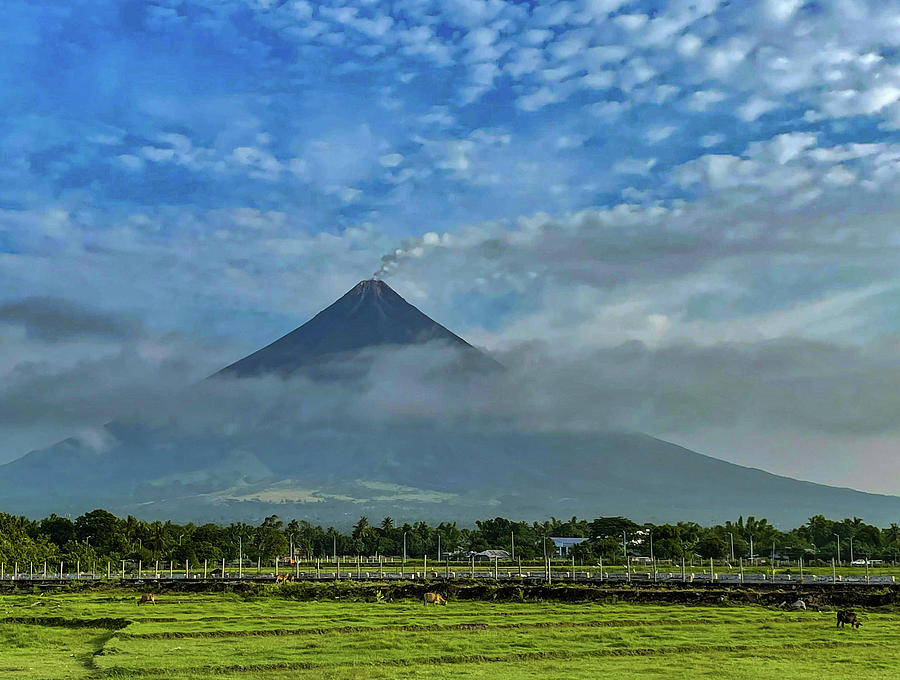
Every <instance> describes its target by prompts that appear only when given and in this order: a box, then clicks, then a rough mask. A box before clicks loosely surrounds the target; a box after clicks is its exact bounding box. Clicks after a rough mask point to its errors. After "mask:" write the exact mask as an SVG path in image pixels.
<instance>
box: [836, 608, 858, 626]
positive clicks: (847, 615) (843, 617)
mask: <svg viewBox="0 0 900 680" xmlns="http://www.w3.org/2000/svg"><path fill="white" fill-rule="evenodd" d="M845 623H849V624H850V627H851V628H859V627H860V626H861V625H862V623H860V621H859V619H858V618H857V617H856V612H851V611H850V610H848V609H839V610H838V613H837V625H838V627H839V628H843V627H844V624H845Z"/></svg>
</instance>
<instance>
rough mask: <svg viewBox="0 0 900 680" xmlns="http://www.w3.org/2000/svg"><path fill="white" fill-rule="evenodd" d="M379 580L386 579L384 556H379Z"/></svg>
mask: <svg viewBox="0 0 900 680" xmlns="http://www.w3.org/2000/svg"><path fill="white" fill-rule="evenodd" d="M378 578H379V579H381V578H384V555H379V556H378Z"/></svg>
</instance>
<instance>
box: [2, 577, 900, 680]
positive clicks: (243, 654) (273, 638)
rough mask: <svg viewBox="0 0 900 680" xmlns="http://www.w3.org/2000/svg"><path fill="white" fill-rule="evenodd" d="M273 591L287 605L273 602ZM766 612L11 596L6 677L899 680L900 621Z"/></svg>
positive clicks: (5, 628) (5, 613)
mask: <svg viewBox="0 0 900 680" xmlns="http://www.w3.org/2000/svg"><path fill="white" fill-rule="evenodd" d="M272 588H273V592H277V591H275V590H274V588H275V587H274V586H273V587H272ZM859 613H860V617H861V619H862V620H863V627H862V628H861V629H859V630H852V629H849V628H848V629H844V630H838V629H836V628H835V615H834V613H833V612H821V613H820V612H817V611H801V612H785V611H781V610H773V609H766V608H763V607H757V606H724V605H723V606H718V607H708V606H685V605H626V604H605V605H604V604H596V603H591V604H588V603H584V604H561V603H550V602H548V603H495V602H472V601H464V602H463V601H458V602H454V601H451V602H450V603H449V605H448V606H447V607H428V608H426V607H423V606H422V604H421V602H420V601H412V600H407V601H397V602H362V601H340V600H338V601H334V600H332V601H325V602H322V601H319V602H297V601H293V600H289V599H283V598H280V597H277V596H273V597H253V598H246V597H241V596H238V595H236V594H233V593H205V594H192V595H186V594H177V593H171V594H165V593H164V594H161V595H159V596H158V603H157V604H156V605H145V606H138V605H137V594H136V593H134V592H130V591H123V590H109V591H84V592H82V593H61V594H44V595H37V594H29V595H25V594H17V595H4V596H0V678H10V679H12V678H16V679H17V680H18V679H26V678H29V679H30V678H35V679H39V678H47V679H51V678H65V679H66V680H79V679H81V678H142V677H148V678H171V679H173V680H188V679H192V680H193V679H197V680H199V679H200V678H209V677H216V678H223V679H229V678H234V679H237V678H272V679H279V680H280V679H285V680H286V679H287V678H291V679H297V678H300V679H303V678H335V679H337V678H341V679H351V678H354V679H355V678H366V679H372V680H382V679H385V680H386V679H393V678H422V677H425V678H448V679H449V678H454V679H459V678H462V679H470V678H471V679H475V678H492V679H496V678H511V679H519V678H521V679H525V678H567V679H569V678H576V679H577V678H585V679H587V678H598V677H600V678H603V677H606V678H639V677H640V678H646V677H657V678H672V677H684V676H687V675H688V674H689V675H690V676H691V677H700V678H703V677H710V678H712V677H714V678H717V679H718V680H723V679H727V678H781V679H783V678H807V677H818V678H831V677H839V675H840V676H843V675H845V674H848V673H849V674H852V675H853V676H856V677H865V678H892V679H893V678H895V677H897V673H898V669H900V615H897V614H894V613H881V612H864V611H861V610H859Z"/></svg>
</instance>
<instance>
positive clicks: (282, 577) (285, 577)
mask: <svg viewBox="0 0 900 680" xmlns="http://www.w3.org/2000/svg"><path fill="white" fill-rule="evenodd" d="M293 580H294V575H293V574H275V583H287V582H288V581H293Z"/></svg>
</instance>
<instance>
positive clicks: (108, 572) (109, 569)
mask: <svg viewBox="0 0 900 680" xmlns="http://www.w3.org/2000/svg"><path fill="white" fill-rule="evenodd" d="M111 578H112V563H111V562H110V561H109V560H106V580H107V581H109V580H110V579H111Z"/></svg>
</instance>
